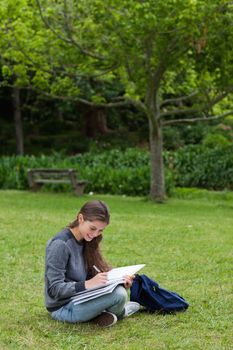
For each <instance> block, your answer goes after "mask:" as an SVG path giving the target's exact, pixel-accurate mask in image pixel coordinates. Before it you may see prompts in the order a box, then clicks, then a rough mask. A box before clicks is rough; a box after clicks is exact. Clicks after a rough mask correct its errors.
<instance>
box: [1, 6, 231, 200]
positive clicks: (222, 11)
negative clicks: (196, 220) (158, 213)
mask: <svg viewBox="0 0 233 350" xmlns="http://www.w3.org/2000/svg"><path fill="white" fill-rule="evenodd" d="M232 9H233V5H232V3H231V2H226V1H223V0H211V1H210V0H185V1H184V0H168V1H166V2H164V1H162V0H157V1H153V0H144V1H142V0H137V1H135V0H121V1H116V0H106V1H104V2H103V1H100V0H80V1H75V0H36V2H31V1H30V0H23V1H20V2H17V3H16V2H15V1H13V0H8V1H6V0H4V1H3V2H2V5H1V15H2V18H3V21H2V25H1V30H2V31H3V32H4V39H3V40H2V41H1V45H2V46H4V47H5V49H6V50H5V51H4V52H5V53H4V54H3V55H2V62H3V67H2V71H3V74H4V76H5V77H6V78H12V77H13V76H14V78H15V80H14V83H15V84H17V85H20V86H33V87H34V88H38V89H40V90H43V91H44V93H46V94H48V95H53V96H57V97H59V98H72V99H75V100H77V101H79V102H80V103H84V104H86V105H89V106H93V105H95V106H96V105H97V106H99V107H104V108H105V107H113V106H122V105H124V104H126V103H128V104H129V103H130V104H133V105H134V106H136V107H137V108H138V109H140V110H141V111H143V112H144V113H145V114H146V115H147V117H148V121H149V126H150V135H149V136H150V150H151V188H150V194H151V197H152V198H154V199H157V200H163V199H164V196H165V185H164V170H163V157H162V150H163V146H162V143H163V142H162V127H163V125H173V124H175V123H184V122H186V123H192V122H196V121H199V120H200V121H203V120H204V121H206V120H214V119H217V118H220V117H224V116H227V115H229V114H232V110H231V108H230V105H229V103H228V105H227V104H226V103H225V105H224V103H223V101H226V99H227V98H228V101H230V99H229V94H231V93H232V91H233V80H232V76H233V74H232V73H233V72H232V70H233V65H232V57H233V55H232V53H233V52H232V45H231V41H232V34H233V28H232V25H231V23H232V19H233V18H232V17H233V12H232ZM115 84H117V86H118V89H116V90H115V91H114V93H113V94H109V93H108V91H109V90H108V87H109V85H111V86H114V85H115ZM223 107H224V108H223Z"/></svg>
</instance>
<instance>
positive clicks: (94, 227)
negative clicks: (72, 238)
mask: <svg viewBox="0 0 233 350" xmlns="http://www.w3.org/2000/svg"><path fill="white" fill-rule="evenodd" d="M78 220H79V226H78V238H79V239H80V240H82V239H85V241H87V242H90V241H92V240H93V238H95V237H98V236H100V235H101V234H102V232H103V230H104V229H105V227H106V226H107V223H106V222H103V221H99V220H94V221H89V220H84V218H83V216H82V214H80V215H79V218H78Z"/></svg>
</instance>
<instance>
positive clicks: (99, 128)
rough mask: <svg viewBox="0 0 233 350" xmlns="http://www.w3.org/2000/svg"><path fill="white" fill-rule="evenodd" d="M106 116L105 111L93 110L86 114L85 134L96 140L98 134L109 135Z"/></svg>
mask: <svg viewBox="0 0 233 350" xmlns="http://www.w3.org/2000/svg"><path fill="white" fill-rule="evenodd" d="M108 131H109V130H108V127H107V121H106V115H105V113H104V110H103V109H100V108H91V109H89V110H88V111H87V112H86V113H85V134H86V136H88V137H90V138H95V137H96V136H97V135H98V134H102V135H103V134H106V133H108Z"/></svg>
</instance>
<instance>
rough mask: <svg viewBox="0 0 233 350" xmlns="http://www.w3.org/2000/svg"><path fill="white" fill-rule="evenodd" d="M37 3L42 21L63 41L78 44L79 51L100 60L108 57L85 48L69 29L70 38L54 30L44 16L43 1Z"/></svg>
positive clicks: (37, 0) (38, 0)
mask: <svg viewBox="0 0 233 350" xmlns="http://www.w3.org/2000/svg"><path fill="white" fill-rule="evenodd" d="M36 3H37V6H38V8H39V13H40V17H41V19H42V21H43V22H44V24H45V26H46V28H48V29H49V30H51V32H52V33H53V34H54V35H55V36H56V37H57V38H58V39H60V40H62V41H63V42H66V43H67V44H73V45H74V46H76V47H77V48H78V49H79V51H80V52H81V53H82V54H84V55H87V56H89V57H92V58H94V59H97V60H100V61H104V60H106V57H104V56H101V55H98V54H95V53H92V52H90V51H88V50H86V49H84V48H83V47H82V45H81V44H79V43H78V42H77V41H75V40H74V39H73V36H72V35H71V32H70V31H69V39H67V38H65V37H63V36H61V35H60V34H59V33H58V32H57V31H56V30H54V28H53V27H52V26H51V25H50V23H49V22H48V21H47V19H46V18H45V17H44V15H43V11H42V7H41V3H40V0H36Z"/></svg>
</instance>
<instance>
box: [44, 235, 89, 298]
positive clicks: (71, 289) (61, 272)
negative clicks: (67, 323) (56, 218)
mask: <svg viewBox="0 0 233 350" xmlns="http://www.w3.org/2000/svg"><path fill="white" fill-rule="evenodd" d="M69 257H70V253H69V249H68V247H67V246H66V244H65V243H64V242H63V241H61V240H55V241H52V242H51V243H50V244H49V245H48V247H47V249H46V267H45V278H46V279H47V290H48V294H49V295H50V297H52V298H54V299H56V300H59V299H63V298H69V297H71V296H73V295H74V294H76V293H77V292H81V291H83V290H85V281H80V282H76V281H71V282H66V281H65V274H66V266H67V262H68V260H69Z"/></svg>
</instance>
